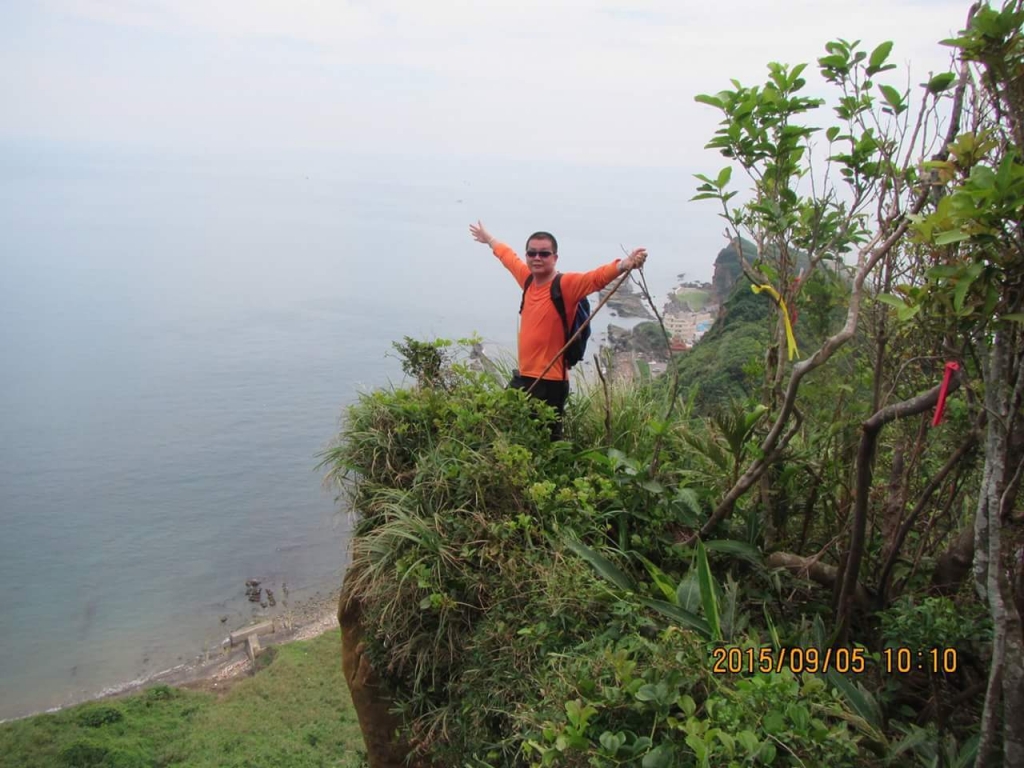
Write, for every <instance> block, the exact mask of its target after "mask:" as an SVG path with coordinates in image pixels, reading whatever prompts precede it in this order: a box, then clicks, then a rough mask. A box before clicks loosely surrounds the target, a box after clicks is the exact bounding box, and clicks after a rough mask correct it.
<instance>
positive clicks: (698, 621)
mask: <svg viewBox="0 0 1024 768" xmlns="http://www.w3.org/2000/svg"><path fill="white" fill-rule="evenodd" d="M639 603H640V604H641V605H643V606H645V607H647V608H651V609H652V610H655V611H658V613H661V614H662V615H664V616H667V617H668V618H670V619H672V620H673V621H675V622H676V623H678V624H679V625H680V626H683V627H688V628H689V629H692V630H694V631H695V632H697V633H699V634H700V635H701V636H703V637H705V638H708V639H711V627H709V626H708V623H707V622H706V621H704V619H702V618H701V617H700V616H697V615H696V614H694V613H691V612H690V611H687V610H685V609H683V608H680V607H679V606H678V605H672V603H666V602H665V601H664V600H651V599H650V598H648V597H642V598H640V600H639Z"/></svg>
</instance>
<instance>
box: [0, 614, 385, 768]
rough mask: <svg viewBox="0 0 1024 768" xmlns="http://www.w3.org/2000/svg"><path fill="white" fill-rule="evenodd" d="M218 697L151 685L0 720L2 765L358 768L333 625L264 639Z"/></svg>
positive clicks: (359, 754) (357, 740)
mask: <svg viewBox="0 0 1024 768" xmlns="http://www.w3.org/2000/svg"><path fill="white" fill-rule="evenodd" d="M264 659H269V662H268V663H266V664H265V666H263V665H261V669H260V671H259V672H258V673H257V674H256V675H254V676H253V677H251V678H247V679H244V680H241V681H238V682H237V683H235V684H234V685H233V686H232V687H231V689H230V691H229V692H228V693H226V694H223V695H220V696H218V695H216V694H211V693H202V692H197V691H190V690H184V689H178V688H172V687H168V686H156V687H153V688H149V689H148V690H145V691H142V692H141V693H137V694H133V695H130V696H125V697H121V698H112V699H103V700H100V701H95V702H90V703H87V704H81V705H79V706H75V707H70V708H68V709H64V710H61V711H59V712H56V713H52V714H45V715H36V716H34V717H30V718H26V719H24V720H17V721H14V722H10V723H4V724H2V725H0V766H3V768H8V766H9V767H10V768H79V767H81V768H85V767H87V766H96V768H144V767H145V768H151V767H162V766H189V767H190V768H215V767H216V768H228V767H229V766H239V767H241V766H247V767H248V766H253V767H255V766H266V768H300V767H301V768H306V767H307V766H308V767H309V768H313V767H314V766H342V767H348V768H357V767H358V766H362V765H365V752H364V750H363V743H362V737H361V735H360V732H359V725H358V723H357V722H356V718H355V712H354V710H353V709H352V703H351V701H350V699H349V696H348V689H347V688H346V686H345V680H344V677H343V675H342V671H341V655H340V632H339V631H337V630H335V631H332V632H328V633H326V634H324V635H321V636H320V637H317V638H314V639H312V640H307V641H301V642H296V643H290V644H287V645H281V646H272V647H271V648H268V649H267V650H266V651H264V655H263V656H262V657H261V661H263V660H264Z"/></svg>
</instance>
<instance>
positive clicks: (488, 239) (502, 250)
mask: <svg viewBox="0 0 1024 768" xmlns="http://www.w3.org/2000/svg"><path fill="white" fill-rule="evenodd" d="M469 234H471V235H472V236H473V239H474V240H476V241H477V242H478V243H483V244H484V245H487V246H490V248H491V250H492V251H494V255H495V256H497V257H498V259H499V260H500V261H501V263H502V264H504V265H505V269H507V270H508V271H509V272H511V273H512V277H514V278H515V279H516V282H517V283H519V287H520V288H522V287H523V285H524V284H525V283H526V277H527V276H528V275H529V274H530V268H529V267H527V266H526V262H524V261H523V260H522V259H520V258H519V257H518V256H516V252H515V251H513V250H512V249H511V248H509V247H508V246H507V245H505V244H504V243H503V242H501V241H500V240H498V239H496V238H494V237H492V236H491V233H490V232H488V231H487V230H486V229H484V225H483V222H480V221H478V222H477V223H476V224H470V225H469Z"/></svg>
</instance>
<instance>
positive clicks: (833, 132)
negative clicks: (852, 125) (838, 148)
mask: <svg viewBox="0 0 1024 768" xmlns="http://www.w3.org/2000/svg"><path fill="white" fill-rule="evenodd" d="M841 130H842V128H840V127H839V126H837V125H833V126H832V127H831V128H829V129H828V130H827V131H825V138H826V139H828V140H829V141H835V140H836V136H838V135H839V132H840V131H841Z"/></svg>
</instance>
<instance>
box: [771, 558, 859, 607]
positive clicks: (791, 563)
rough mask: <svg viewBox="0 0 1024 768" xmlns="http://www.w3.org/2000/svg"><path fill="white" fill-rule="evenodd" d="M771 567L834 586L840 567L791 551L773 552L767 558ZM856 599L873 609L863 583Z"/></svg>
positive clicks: (825, 585) (855, 595)
mask: <svg viewBox="0 0 1024 768" xmlns="http://www.w3.org/2000/svg"><path fill="white" fill-rule="evenodd" d="M765 565H767V566H768V567H769V568H785V569H786V570H787V571H789V572H790V573H792V574H795V575H796V576H800V577H802V578H808V579H810V580H811V581H814V582H817V583H818V584H821V585H822V586H823V587H829V588H832V587H834V586H835V585H836V582H837V581H838V580H839V577H840V574H839V569H838V568H837V567H836V566H834V565H828V564H826V563H822V562H819V561H818V559H817V558H816V557H801V556H800V555H794V554H791V553H789V552H772V553H771V554H770V555H768V557H767V559H766V560H765ZM854 600H855V601H856V602H857V604H858V605H859V606H861V607H862V608H864V609H865V610H871V607H872V599H871V595H870V594H869V593H868V591H867V589H865V588H864V586H863V585H857V591H856V592H855V594H854Z"/></svg>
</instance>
